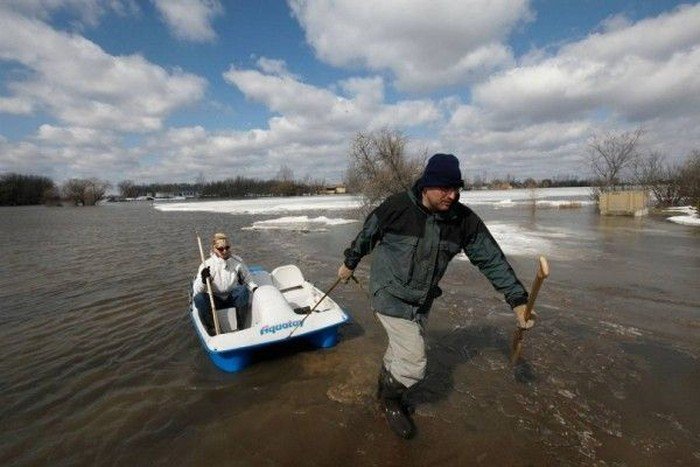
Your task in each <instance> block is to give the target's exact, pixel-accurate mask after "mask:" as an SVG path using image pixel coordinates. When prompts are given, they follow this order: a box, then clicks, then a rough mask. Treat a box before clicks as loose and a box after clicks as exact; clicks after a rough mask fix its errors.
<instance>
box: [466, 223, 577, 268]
mask: <svg viewBox="0 0 700 467" xmlns="http://www.w3.org/2000/svg"><path fill="white" fill-rule="evenodd" d="M487 227H488V229H489V231H490V232H491V235H493V238H495V239H496V241H497V242H498V244H499V245H500V246H501V248H502V249H503V251H504V252H505V253H506V254H507V255H523V256H525V255H538V254H540V253H541V252H543V251H549V252H552V251H553V250H554V241H553V240H554V239H555V238H557V237H561V236H564V235H565V234H563V233H561V232H540V231H533V230H529V229H526V228H524V227H520V226H518V225H515V224H511V223H498V222H489V223H488V225H487ZM456 259H459V260H464V261H468V260H469V259H468V258H467V256H466V255H465V254H464V252H462V253H460V254H459V255H457V257H456Z"/></svg>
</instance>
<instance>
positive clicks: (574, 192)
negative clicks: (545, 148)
mask: <svg viewBox="0 0 700 467" xmlns="http://www.w3.org/2000/svg"><path fill="white" fill-rule="evenodd" d="M589 198H590V188H587V187H573V188H540V189H534V190H528V189H521V190H520V189H519V190H477V191H462V194H461V199H460V201H461V202H463V203H464V204H467V205H470V204H474V205H477V204H490V205H497V206H499V207H513V206H516V205H520V206H522V205H523V204H528V203H532V202H533V201H536V203H537V207H570V206H571V205H572V203H574V204H577V205H584V204H592V203H593V201H591V200H590V199H589ZM361 204H362V201H361V199H360V197H359V196H354V195H319V196H293V197H279V198H277V197H266V198H255V199H234V200H220V201H191V202H184V203H176V202H169V203H159V204H154V206H153V207H154V208H155V209H158V210H159V211H208V212H223V213H228V214H277V213H288V212H308V211H315V210H318V211H342V210H350V209H356V208H358V207H360V205H361Z"/></svg>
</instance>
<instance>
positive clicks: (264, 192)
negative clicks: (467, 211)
mask: <svg viewBox="0 0 700 467" xmlns="http://www.w3.org/2000/svg"><path fill="white" fill-rule="evenodd" d="M643 134H644V130H643V129H641V128H639V129H637V130H634V131H628V132H617V133H615V132H609V133H607V134H604V135H596V136H594V137H593V138H592V139H591V140H590V141H589V142H588V144H587V147H586V154H587V162H588V164H589V166H590V168H591V173H592V174H593V178H591V179H579V178H577V177H575V176H571V175H569V176H558V177H554V178H545V179H541V180H535V179H534V178H526V179H525V180H522V181H521V180H519V179H516V178H514V177H512V176H510V175H508V176H506V177H505V178H495V179H491V180H487V179H486V177H485V176H480V175H477V176H475V177H474V178H473V179H471V180H467V181H466V184H465V189H467V190H471V189H508V188H531V189H535V188H556V187H583V186H591V187H593V195H594V197H595V198H596V199H597V197H598V196H600V194H601V193H605V192H608V191H615V190H620V189H627V188H629V187H630V186H637V187H641V188H643V189H646V190H648V191H650V192H652V193H653V195H654V198H655V200H656V202H657V204H658V205H659V206H662V207H665V206H678V205H681V204H685V203H687V204H691V205H693V206H694V207H696V208H698V209H700V150H698V149H696V150H694V151H691V152H690V154H688V156H687V157H686V159H685V161H683V162H682V163H669V162H667V157H666V156H665V155H664V154H662V153H660V152H644V151H643V150H642V149H641V145H640V140H641V137H642V135H643ZM407 143H408V138H407V137H406V136H405V135H404V134H403V133H402V132H401V131H399V130H395V129H389V128H383V129H380V130H376V131H373V132H360V133H357V134H356V136H355V137H354V138H353V140H352V142H351V144H350V148H349V151H348V160H349V163H348V168H347V171H346V174H345V179H344V184H345V187H346V189H347V192H348V193H354V194H359V195H361V196H362V197H363V199H364V201H365V202H364V207H363V209H362V211H367V209H369V208H370V207H371V206H375V205H377V204H378V203H379V202H380V201H381V200H382V199H384V198H386V197H387V196H388V195H390V194H392V193H396V192H398V191H403V190H406V189H408V188H410V187H411V185H412V184H413V182H414V181H415V180H416V179H417V178H418V177H419V176H420V174H421V172H422V169H423V167H424V165H425V161H426V158H427V150H425V149H423V150H422V151H420V152H419V153H418V154H414V155H409V154H408V153H407V151H406V147H407ZM109 188H111V185H110V183H109V182H107V181H104V180H100V179H97V178H87V179H80V178H72V179H70V180H67V181H66V182H64V183H63V184H61V185H60V186H57V185H56V184H55V183H54V182H53V180H51V179H50V178H48V177H44V176H37V175H23V174H16V173H8V174H3V175H0V205H2V206H20V205H32V204H48V205H61V204H63V203H70V204H72V205H75V206H93V205H95V204H96V203H97V202H98V201H100V200H102V199H104V198H105V196H106V194H107V191H108V190H109ZM117 188H118V190H119V197H118V198H122V199H126V198H139V197H147V196H155V195H156V194H157V193H168V194H172V195H178V194H189V195H191V196H196V197H204V198H224V199H226V198H244V197H257V196H300V195H309V194H319V193H323V192H324V191H325V188H326V186H325V181H320V180H312V179H311V178H310V177H308V176H307V177H305V178H304V179H303V180H296V179H295V178H294V174H293V172H292V170H291V169H290V168H289V167H288V166H286V165H282V167H281V168H280V170H279V172H278V173H277V175H276V176H275V178H273V179H268V180H260V179H256V178H250V177H243V176H237V177H235V178H228V179H225V180H220V181H212V182H206V181H205V180H204V179H203V177H202V176H201V175H200V177H199V179H198V181H197V182H195V183H150V184H137V183H134V182H133V181H131V180H124V181H121V182H119V184H118V185H117Z"/></svg>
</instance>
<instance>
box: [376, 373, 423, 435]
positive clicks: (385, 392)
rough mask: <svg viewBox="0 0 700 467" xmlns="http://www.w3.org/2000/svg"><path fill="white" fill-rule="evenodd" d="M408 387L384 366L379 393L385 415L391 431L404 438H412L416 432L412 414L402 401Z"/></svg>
mask: <svg viewBox="0 0 700 467" xmlns="http://www.w3.org/2000/svg"><path fill="white" fill-rule="evenodd" d="M406 390H407V388H406V386H404V385H403V384H401V383H399V382H398V381H396V380H395V379H394V377H393V376H392V375H391V373H389V372H388V371H386V370H385V369H384V368H382V371H381V372H380V373H379V389H378V391H377V395H378V396H379V397H380V398H381V401H382V406H383V409H384V417H385V418H386V421H387V423H388V424H389V428H391V431H393V432H394V433H396V434H397V435H398V436H399V437H401V438H403V439H411V438H413V436H414V435H415V433H416V426H415V425H414V424H413V420H412V419H411V415H410V414H409V413H408V411H407V410H406V408H405V407H404V404H403V402H402V399H403V395H404V393H405V392H406Z"/></svg>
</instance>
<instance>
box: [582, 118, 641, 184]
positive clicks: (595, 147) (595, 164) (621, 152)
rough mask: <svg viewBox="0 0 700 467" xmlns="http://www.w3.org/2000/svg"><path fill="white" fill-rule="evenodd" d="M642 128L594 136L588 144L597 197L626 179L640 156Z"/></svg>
mask: <svg viewBox="0 0 700 467" xmlns="http://www.w3.org/2000/svg"><path fill="white" fill-rule="evenodd" d="M643 134H644V130H643V129H642V128H637V129H636V130H634V131H626V132H623V133H607V134H605V135H603V136H594V137H593V139H592V140H591V141H590V142H589V144H588V156H589V163H590V166H591V169H592V171H593V176H594V181H593V183H594V185H595V187H596V193H595V194H596V197H597V195H599V194H600V193H602V192H607V191H614V190H615V189H617V188H618V187H619V186H620V184H621V183H622V182H623V181H624V177H625V176H626V175H627V170H628V169H630V168H631V167H632V165H633V164H634V162H635V161H636V160H637V159H638V158H639V154H640V153H639V143H640V138H641V137H642V135H643Z"/></svg>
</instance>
